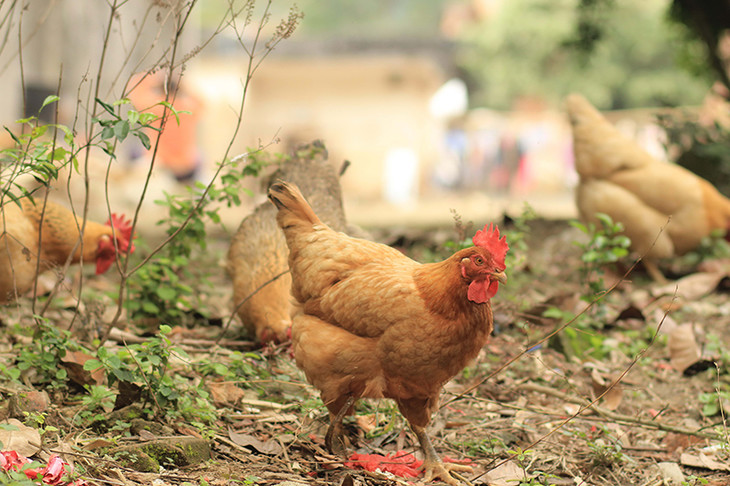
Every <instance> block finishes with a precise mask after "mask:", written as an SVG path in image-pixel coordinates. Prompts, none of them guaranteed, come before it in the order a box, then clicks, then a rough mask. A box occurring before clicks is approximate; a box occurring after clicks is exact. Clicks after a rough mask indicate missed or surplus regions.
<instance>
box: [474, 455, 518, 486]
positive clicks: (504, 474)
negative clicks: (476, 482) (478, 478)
mask: <svg viewBox="0 0 730 486" xmlns="http://www.w3.org/2000/svg"><path fill="white" fill-rule="evenodd" d="M484 479H485V480H486V482H487V484H488V485H489V486H513V485H515V484H519V483H520V481H525V480H529V477H527V474H526V473H525V470H524V469H522V468H521V467H519V466H518V465H517V464H515V463H514V462H512V461H507V462H505V463H504V464H502V465H501V466H499V467H495V468H494V469H492V470H491V471H489V472H488V473H487V474H486V476H485V477H484Z"/></svg>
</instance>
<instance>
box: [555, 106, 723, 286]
mask: <svg viewBox="0 0 730 486" xmlns="http://www.w3.org/2000/svg"><path fill="white" fill-rule="evenodd" d="M566 105H567V110H568V115H569V117H570V123H571V125H572V129H573V150H574V152H575V168H576V170H577V172H578V174H579V175H580V183H579V185H578V187H577V190H576V203H577V206H578V210H579V212H580V216H581V219H583V220H585V221H589V222H594V223H597V218H596V217H595V215H596V213H605V214H608V215H609V216H611V218H612V219H613V220H614V221H618V222H621V223H622V224H623V227H624V233H625V234H626V235H627V236H628V237H629V238H630V239H631V247H632V250H634V251H635V252H636V253H638V254H639V255H643V256H644V257H645V260H644V263H645V266H646V269H647V271H648V272H649V274H650V275H651V276H652V278H654V279H655V280H658V281H663V280H665V279H664V276H663V275H662V273H661V271H660V270H659V268H658V261H659V260H660V259H662V258H670V257H674V256H677V255H683V254H684V253H686V252H688V251H690V250H692V249H694V248H696V247H697V246H698V245H699V244H700V242H701V241H702V239H703V238H705V237H707V236H708V235H710V233H712V232H713V231H714V230H718V229H719V230H722V231H723V232H725V234H726V235H727V231H728V230H729V229H730V200H728V199H727V198H726V197H725V196H723V195H722V194H720V193H719V192H718V191H717V189H715V188H714V187H713V186H712V184H710V183H709V182H708V181H706V180H705V179H702V178H701V177H698V176H697V175H695V174H694V173H692V172H690V171H688V170H687V169H684V168H683V167H680V166H678V165H676V164H673V163H668V162H663V161H660V160H657V159H655V158H654V157H652V156H651V155H650V154H649V153H648V152H646V151H645V150H644V149H642V148H641V147H640V146H639V145H638V144H637V143H636V142H634V141H633V140H631V139H629V138H628V137H626V136H625V135H623V134H622V133H621V132H619V131H618V130H617V129H616V128H615V127H614V126H613V125H611V123H609V122H608V120H606V119H605V118H604V117H603V115H601V114H600V113H599V112H598V111H597V110H596V109H595V108H594V107H593V106H591V104H590V103H588V101H587V100H586V99H585V98H583V97H582V96H580V95H577V94H573V95H570V96H569V97H568V98H567V100H566ZM670 217H671V219H670ZM667 221H669V223H667ZM662 228H664V229H663V230H662Z"/></svg>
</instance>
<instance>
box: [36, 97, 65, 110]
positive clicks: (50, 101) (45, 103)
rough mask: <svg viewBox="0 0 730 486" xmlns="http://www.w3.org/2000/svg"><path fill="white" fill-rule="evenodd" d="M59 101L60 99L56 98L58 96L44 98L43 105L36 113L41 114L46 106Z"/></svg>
mask: <svg viewBox="0 0 730 486" xmlns="http://www.w3.org/2000/svg"><path fill="white" fill-rule="evenodd" d="M60 99H61V98H59V97H58V96H56V95H50V96H46V99H45V100H43V104H42V105H41V108H40V110H38V113H40V112H41V111H42V110H43V108H45V107H46V106H48V105H50V104H51V103H54V102H56V101H58V100H60Z"/></svg>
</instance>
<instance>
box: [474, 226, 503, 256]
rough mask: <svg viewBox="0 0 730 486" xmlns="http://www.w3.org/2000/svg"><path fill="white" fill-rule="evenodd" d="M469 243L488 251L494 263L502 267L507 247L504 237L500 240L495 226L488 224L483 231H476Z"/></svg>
mask: <svg viewBox="0 0 730 486" xmlns="http://www.w3.org/2000/svg"><path fill="white" fill-rule="evenodd" d="M471 241H472V242H473V243H474V244H475V245H476V246H481V247H482V248H486V249H487V250H489V252H490V253H491V254H492V256H493V257H494V259H495V260H496V262H497V263H499V264H500V265H502V266H504V257H505V256H506V255H507V250H509V246H508V245H507V237H506V236H503V237H502V238H501V239H500V237H499V228H497V226H495V225H493V224H492V223H489V225H486V224H485V225H484V229H482V230H478V231H477V234H475V235H474V238H472V239H471Z"/></svg>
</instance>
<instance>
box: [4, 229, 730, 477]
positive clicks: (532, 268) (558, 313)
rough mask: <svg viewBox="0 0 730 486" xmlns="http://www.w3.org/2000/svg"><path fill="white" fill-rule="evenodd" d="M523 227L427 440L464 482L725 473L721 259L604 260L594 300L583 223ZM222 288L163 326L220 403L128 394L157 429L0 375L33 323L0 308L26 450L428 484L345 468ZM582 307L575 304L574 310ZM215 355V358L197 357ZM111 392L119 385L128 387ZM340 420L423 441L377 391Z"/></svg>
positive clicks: (171, 468)
mask: <svg viewBox="0 0 730 486" xmlns="http://www.w3.org/2000/svg"><path fill="white" fill-rule="evenodd" d="M375 236H376V238H377V239H379V240H380V241H385V242H387V243H390V244H393V245H394V246H397V247H400V248H402V249H403V250H404V251H406V252H407V253H409V254H411V255H412V256H413V257H414V258H416V259H417V260H420V261H425V260H427V259H433V258H435V257H437V256H439V255H445V254H446V253H444V250H443V243H444V241H447V240H449V239H451V238H453V231H452V230H451V229H450V228H445V229H440V230H423V229H419V230H414V231H403V230H399V231H397V232H394V231H381V232H378V233H377V234H376V235H375ZM525 236H526V239H525V249H524V250H522V251H520V250H519V249H517V248H515V249H514V251H516V252H518V253H520V254H519V255H518V258H517V260H516V261H515V263H514V268H510V269H508V275H509V281H508V284H507V285H505V286H503V287H502V288H500V291H499V293H498V294H497V296H496V297H495V298H494V299H493V309H494V315H495V333H494V336H493V337H492V339H491V341H490V342H489V343H488V345H487V346H485V348H484V349H483V350H482V352H481V354H480V356H479V357H478V358H477V360H476V361H475V363H473V364H472V365H470V366H469V367H467V368H466V369H465V370H464V371H463V372H462V373H461V374H460V375H458V376H457V377H456V378H455V379H454V380H452V381H451V382H450V383H448V384H447V385H446V386H445V387H444V391H443V394H442V397H441V407H440V410H439V411H438V412H437V413H436V414H435V415H434V417H433V420H432V423H431V425H430V426H429V429H428V430H429V434H430V436H431V437H432V440H433V442H434V446H435V448H436V450H437V451H438V452H439V454H441V456H442V457H445V458H449V459H453V460H467V461H468V462H469V464H470V465H471V466H472V468H473V472H472V473H466V474H463V480H464V482H465V483H471V484H489V485H513V484H515V485H522V484H524V485H539V484H540V485H541V484H557V485H643V486H660V485H671V484H677V485H679V484H687V485H700V484H709V485H723V484H730V435H729V434H728V430H727V427H726V423H725V408H724V405H726V404H727V403H730V384H729V383H728V374H727V365H728V359H729V358H730V354H729V353H728V351H727V349H728V345H729V344H730V332H729V331H728V328H729V326H730V300H729V299H728V290H730V285H729V283H728V281H729V280H730V264H728V261H727V260H717V259H714V260H713V259H710V260H706V261H704V262H703V263H702V264H700V265H697V264H696V262H689V261H683V262H678V263H675V264H672V265H671V266H669V267H665V268H664V270H665V273H666V274H667V276H668V277H669V283H668V284H658V283H655V282H653V281H651V280H649V278H648V277H647V275H646V274H645V273H644V272H643V271H642V269H641V268H636V269H634V270H633V271H632V272H630V273H629V274H628V276H627V277H626V278H625V279H624V280H623V281H621V282H619V280H621V277H620V276H621V275H623V274H624V273H625V272H627V271H628V267H627V266H626V265H622V266H617V267H611V268H608V269H606V273H604V274H603V276H602V278H603V279H604V283H605V288H607V289H610V291H609V292H607V293H606V294H605V295H602V296H601V298H600V300H598V301H597V302H594V303H593V304H589V303H588V302H586V300H582V299H581V296H589V297H590V298H592V299H594V300H595V298H596V297H597V296H596V295H593V294H591V293H590V291H589V290H588V286H587V283H586V280H585V278H586V277H582V276H581V261H580V257H581V250H580V248H579V247H578V246H577V245H576V244H574V242H576V241H578V242H580V241H582V240H581V239H582V238H583V235H582V234H581V233H580V232H579V231H578V230H576V229H575V228H573V227H571V226H570V225H568V224H567V222H566V221H545V220H538V221H534V222H532V223H531V224H530V226H529V230H528V231H526V232H525ZM224 251H225V242H220V243H219V244H216V245H211V248H210V249H209V252H208V255H207V257H206V258H208V259H209V260H210V261H209V262H204V263H203V264H204V265H214V264H215V262H216V261H217V260H219V259H220V258H222V255H223V252H224ZM593 278H595V275H593ZM614 284H616V285H615V286H613V285H614ZM90 285H94V284H90ZM97 285H98V284H97ZM229 285H230V284H229V283H228V282H227V281H226V280H225V279H224V278H221V279H220V280H219V281H217V283H216V285H215V286H214V287H213V288H210V289H209V290H208V294H207V295H205V296H203V298H201V302H202V304H201V305H207V306H209V309H208V310H209V311H210V312H209V313H208V314H209V316H213V317H208V318H207V319H205V320H198V321H197V322H196V324H195V325H194V326H192V327H191V326H183V325H174V323H173V326H172V327H173V329H172V332H171V333H170V335H169V337H170V340H171V346H172V349H173V350H175V349H179V350H182V351H184V353H185V356H186V357H185V358H184V359H183V358H181V357H180V356H176V353H175V352H173V357H172V359H171V360H170V362H169V364H168V366H169V368H168V369H166V370H165V373H168V374H172V375H175V376H176V377H178V378H180V379H184V380H186V382H187V383H189V384H190V386H191V387H194V388H196V389H199V390H200V389H202V390H205V391H206V393H208V394H210V395H209V396H208V400H210V401H211V402H212V403H214V404H215V408H214V414H215V416H214V417H213V418H212V419H211V420H209V421H208V422H207V423H205V424H203V425H201V424H200V423H196V422H201V423H202V422H204V420H203V416H202V415H200V420H199V421H196V420H193V419H191V417H194V416H195V414H194V413H192V414H188V415H185V414H183V415H178V416H177V417H178V418H177V419H174V418H171V417H174V416H171V415H169V414H168V415H165V414H161V413H159V411H158V412H155V407H154V406H153V404H150V403H144V404H140V403H138V404H137V405H138V406H139V407H141V410H142V411H141V414H142V416H143V418H144V419H145V420H147V421H148V422H158V424H162V425H163V426H164V428H162V429H159V430H158V429H154V428H153V427H148V426H145V425H144V424H143V426H142V427H141V428H139V427H138V428H137V429H134V427H125V425H124V424H127V425H128V422H130V420H129V419H127V418H121V419H118V420H117V421H116V422H115V423H113V424H111V425H110V420H108V417H109V413H111V412H110V411H109V410H106V409H105V410H104V412H103V413H102V412H99V411H98V409H97V412H95V413H98V414H100V415H101V417H93V416H88V417H87V418H85V419H84V420H79V417H81V416H82V413H83V411H84V410H85V409H84V406H85V405H86V406H88V403H89V402H88V398H87V399H84V396H87V395H86V394H85V392H84V390H83V389H82V388H80V387H79V386H78V385H75V384H74V383H70V384H69V385H68V387H66V388H64V387H56V388H53V387H48V386H42V385H39V384H37V383H34V377H33V376H32V373H29V372H28V371H27V370H25V371H24V373H23V375H22V377H20V378H19V379H17V380H11V379H8V378H7V374H6V373H5V371H6V370H7V369H8V368H12V367H13V366H15V365H16V364H17V363H18V362H19V356H21V355H22V353H24V352H25V350H26V349H29V348H28V346H29V343H28V340H27V338H24V337H22V333H21V332H20V331H19V330H18V329H19V327H23V326H25V327H27V326H28V325H29V322H30V321H29V320H28V318H27V310H28V309H27V308H26V307H23V306H25V305H27V304H21V306H20V307H15V308H13V309H11V310H10V311H9V312H8V313H7V314H6V315H5V316H4V317H2V326H0V332H1V333H3V334H5V335H6V336H7V338H3V339H1V340H0V342H3V343H5V344H1V345H0V366H1V367H0V371H3V374H2V375H1V377H0V393H1V394H2V395H0V400H1V401H2V402H3V403H4V404H6V405H7V404H9V403H10V402H11V401H12V400H11V397H12V396H15V395H16V394H18V393H19V392H27V391H29V390H41V391H46V392H47V393H48V395H49V397H50V400H49V403H48V404H47V406H46V407H45V408H43V409H42V413H43V414H44V415H43V416H44V417H45V423H44V425H43V427H45V428H48V430H47V431H45V435H44V436H43V439H44V440H43V446H44V451H43V452H41V453H40V454H39V455H38V456H36V457H37V458H39V460H40V461H41V462H42V461H44V460H47V458H48V454H49V453H51V452H53V451H62V452H65V453H66V454H65V455H64V458H65V459H66V460H68V461H72V462H75V463H76V468H77V471H83V474H82V477H83V478H84V479H86V481H87V482H88V483H89V484H115V485H116V484H120V485H121V484H124V485H135V484H156V485H166V484H175V485H178V484H180V485H182V484H188V485H205V484H209V485H234V484H241V485H253V484H260V485H276V484H284V485H286V486H292V485H295V484H315V485H333V484H334V485H338V486H340V485H350V484H372V485H381V484H382V485H386V484H388V485H389V484H405V483H418V482H419V481H420V480H422V476H419V477H415V478H406V477H399V476H394V475H392V474H390V473H387V472H386V473H384V472H369V471H365V470H363V469H361V468H353V467H350V466H348V465H346V464H345V462H347V461H346V460H345V459H343V458H341V457H336V456H333V455H331V454H329V453H328V452H327V451H326V449H325V447H324V433H325V430H326V426H327V423H328V416H327V413H326V409H325V408H324V407H323V405H322V403H321V401H320V400H319V398H318V395H317V392H316V390H314V389H313V388H312V387H311V386H309V385H308V384H307V383H306V380H305V379H304V377H303V375H302V373H301V372H300V371H299V370H297V369H296V366H295V365H294V364H293V362H292V359H291V357H290V354H289V350H288V345H287V343H283V344H281V345H277V346H268V347H265V348H263V349H257V348H256V347H255V346H253V345H252V343H250V342H249V341H248V340H247V338H246V337H245V336H241V334H240V326H239V325H238V323H236V322H235V320H233V322H232V323H231V325H230V326H228V327H227V328H226V325H227V321H228V320H229V319H228V317H227V316H229V315H230V309H229V308H228V307H229V302H228V299H229V296H230V289H229ZM589 300H590V299H589ZM101 302H102V304H103V302H104V301H103V299H101ZM586 307H587V308H588V309H587V310H585V312H584V314H582V315H583V317H579V318H578V320H576V321H575V322H570V321H569V318H570V317H571V316H574V315H576V314H579V313H581V312H583V311H584V309H586ZM94 309H96V310H94ZM82 310H83V312H82V314H83V315H84V316H86V317H85V318H84V319H81V320H82V321H83V324H84V325H77V326H76V328H75V329H76V330H75V333H76V334H77V335H78V334H79V333H81V329H85V331H84V332H86V333H87V335H85V336H77V338H78V339H80V340H84V339H89V336H91V337H93V336H98V333H99V332H100V331H99V329H94V325H97V327H98V323H99V322H103V321H104V319H103V318H100V320H98V321H95V320H94V319H92V318H91V317H90V316H93V315H95V314H94V312H96V313H97V315H100V316H104V315H105V314H104V313H105V312H108V310H107V309H105V308H104V306H103V305H100V307H98V308H94V306H92V305H90V304H87V305H86V307H85V308H84V309H82ZM546 311H548V312H547V313H546ZM73 312H76V311H75V310H74V309H73V308H69V307H64V306H63V305H61V306H57V307H55V308H53V309H52V310H51V312H50V314H49V315H50V316H51V317H50V319H51V320H52V321H54V320H57V321H56V322H65V321H66V320H68V319H69V316H70V315H72V313H73ZM216 316H217V317H216ZM102 332H103V329H102ZM152 334H153V333H149V332H147V331H145V330H144V329H142V328H141V327H139V326H132V325H131V324H129V323H128V325H127V327H126V328H125V329H120V330H119V332H115V333H113V334H112V336H111V340H110V343H109V349H110V350H117V351H118V350H119V349H123V348H124V346H128V345H129V344H130V343H132V342H134V341H135V337H136V338H140V337H141V338H144V337H145V336H149V335H152ZM219 338H220V340H219ZM215 366H222V368H220V369H219V372H210V371H208V372H203V371H201V370H204V369H207V370H209V369H214V368H215ZM206 367H207V368H206ZM232 377H233V378H232ZM112 390H113V391H114V392H115V394H116V395H117V399H118V397H119V396H121V395H126V394H128V393H129V392H128V391H124V392H123V391H121V390H119V389H118V388H116V387H112ZM197 396H201V395H197ZM84 400H86V401H84ZM3 408H4V409H5V412H4V414H6V415H8V414H11V412H12V411H9V410H8V407H3ZM117 408H118V407H117ZM21 415H22V414H21ZM26 417H27V414H26ZM84 417H86V416H84ZM103 423H106V424H107V426H104V427H102V426H100V424H103ZM51 426H52V427H53V428H50V427H51ZM346 426H347V433H348V438H349V441H350V443H351V444H350V448H349V452H350V453H353V452H359V453H363V454H382V455H386V454H391V455H395V456H391V457H400V456H402V455H403V454H406V453H415V454H416V456H417V457H418V456H419V455H420V452H419V451H418V447H417V442H416V440H415V436H413V434H412V433H411V432H410V430H409V429H408V426H407V423H406V422H405V421H404V419H403V418H402V417H401V416H400V415H399V413H398V412H397V409H396V407H395V406H394V405H393V403H391V402H389V401H387V400H381V401H361V402H360V403H359V404H358V407H357V409H356V415H355V416H354V417H350V418H347V419H346ZM180 436H193V437H198V438H201V439H204V440H205V442H206V443H207V444H208V445H209V446H210V458H209V459H208V458H207V456H206V455H205V454H203V456H204V457H203V460H201V459H199V458H198V459H196V458H195V457H193V458H192V459H190V460H189V461H187V463H183V464H180V463H178V464H169V463H166V462H164V461H163V462H162V464H160V467H159V469H156V470H154V471H150V472H140V471H138V470H135V468H134V467H133V465H132V464H130V463H129V461H123V460H122V458H121V456H120V455H119V454H118V453H115V452H113V451H114V450H115V449H114V447H117V446H120V445H125V446H129V445H134V444H136V445H142V444H144V443H147V442H150V441H153V440H157V439H160V438H169V437H180ZM399 451H404V452H399ZM193 456H195V455H193ZM0 476H1V475H0ZM0 484H4V483H2V478H1V477H0Z"/></svg>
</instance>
